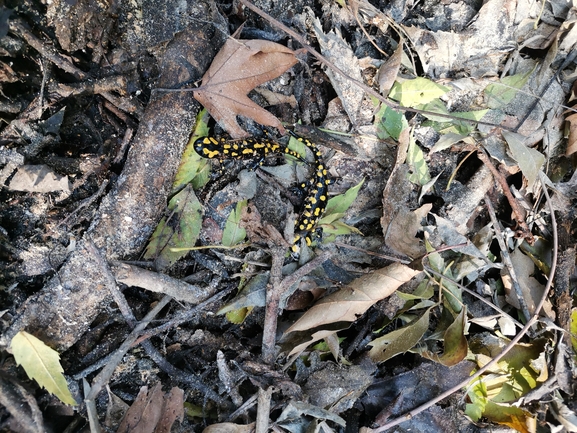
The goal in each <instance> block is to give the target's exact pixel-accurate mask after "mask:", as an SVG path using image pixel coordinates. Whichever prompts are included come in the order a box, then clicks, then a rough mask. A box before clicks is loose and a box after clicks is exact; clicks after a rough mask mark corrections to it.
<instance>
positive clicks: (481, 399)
mask: <svg viewBox="0 0 577 433" xmlns="http://www.w3.org/2000/svg"><path fill="white" fill-rule="evenodd" d="M467 396H468V397H469V399H470V400H471V403H470V404H467V405H466V407H465V413H466V414H467V415H468V416H469V417H471V419H472V420H473V421H474V422H477V421H479V420H480V419H481V417H482V416H483V412H484V411H485V406H486V405H487V403H488V401H489V399H488V398H487V386H486V385H485V382H484V381H483V380H481V379H480V378H479V379H476V380H475V383H474V384H472V385H471V386H470V387H469V390H468V391H467Z"/></svg>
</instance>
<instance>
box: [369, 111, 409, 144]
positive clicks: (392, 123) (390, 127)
mask: <svg viewBox="0 0 577 433" xmlns="http://www.w3.org/2000/svg"><path fill="white" fill-rule="evenodd" d="M375 124H376V125H377V137H378V138H379V139H381V140H386V139H387V138H393V139H395V140H398V139H399V136H400V135H401V132H402V131H403V129H405V128H407V127H408V126H409V123H408V122H407V119H406V118H405V114H404V113H403V112H401V111H397V110H393V109H392V108H390V107H389V106H388V105H385V104H382V105H381V108H380V109H379V111H378V112H377V114H376V115H375Z"/></svg>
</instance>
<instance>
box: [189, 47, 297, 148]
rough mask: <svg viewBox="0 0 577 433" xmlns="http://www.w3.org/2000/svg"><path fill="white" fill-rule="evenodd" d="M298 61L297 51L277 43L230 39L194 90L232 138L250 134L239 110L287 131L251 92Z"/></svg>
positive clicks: (262, 122)
mask: <svg viewBox="0 0 577 433" xmlns="http://www.w3.org/2000/svg"><path fill="white" fill-rule="evenodd" d="M296 62H297V59H296V57H295V54H294V52H293V51H292V50H289V49H288V48H286V47H284V46H282V45H279V44H277V43H274V42H270V41H263V40H236V39H229V40H228V41H226V43H225V44H224V46H223V47H222V49H221V50H220V51H219V52H218V54H217V55H216V57H215V58H214V60H213V62H212V64H211V65H210V68H209V69H208V71H206V74H204V77H202V86H201V87H199V88H198V89H196V90H194V92H193V93H194V97H195V98H196V100H197V101H198V102H200V103H201V104H202V105H204V107H205V108H206V109H207V110H208V112H209V113H210V114H211V115H212V117H214V119H215V120H216V121H217V122H218V123H219V124H220V126H222V127H223V128H224V129H225V130H226V131H227V132H228V133H229V134H230V136H231V137H232V138H243V137H246V136H248V134H247V132H246V131H244V130H243V129H242V128H241V127H240V126H239V124H238V122H237V120H236V116H237V115H239V114H240V115H243V116H245V117H248V118H250V119H253V120H254V121H255V122H258V123H260V124H261V125H267V126H273V127H275V128H277V129H278V130H279V131H280V132H281V133H283V134H284V132H285V130H284V128H283V126H282V124H281V122H280V120H278V119H277V118H276V117H275V116H273V115H272V114H271V113H269V112H268V111H266V110H265V109H264V108H262V107H260V106H259V105H257V104H256V103H254V102H253V101H252V100H250V99H249V97H248V96H247V94H248V92H250V91H251V90H253V89H254V88H255V87H256V86H259V85H261V84H263V83H265V82H267V81H269V80H272V79H273V78H276V77H278V76H280V75H281V74H283V73H284V72H285V71H286V70H288V69H289V68H290V67H291V66H293V65H294V64H295V63H296Z"/></svg>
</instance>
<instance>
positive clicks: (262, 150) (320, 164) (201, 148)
mask: <svg viewBox="0 0 577 433" xmlns="http://www.w3.org/2000/svg"><path fill="white" fill-rule="evenodd" d="M292 135H293V136H294V137H295V138H296V139H297V140H299V141H300V142H302V143H303V144H304V145H305V146H307V147H308V148H309V149H310V150H311V152H312V153H313V157H314V167H313V168H314V172H313V175H312V176H311V178H310V179H309V180H308V181H307V182H303V183H302V184H301V185H300V188H301V189H302V190H303V191H304V190H307V195H306V198H305V200H304V204H303V210H302V212H301V214H300V215H299V217H298V219H297V220H296V221H295V227H294V232H295V238H294V241H293V245H292V247H291V251H292V256H293V257H294V258H297V257H298V256H299V253H300V248H301V247H300V245H301V242H302V241H303V240H304V242H306V244H307V245H311V243H312V240H313V237H314V236H317V233H318V231H319V230H318V229H316V226H317V223H318V221H319V220H320V219H321V217H322V215H323V213H324V211H325V208H326V205H327V200H328V198H327V193H328V186H329V185H330V184H331V180H330V179H329V177H328V174H327V169H326V167H325V164H324V161H323V158H322V153H321V152H320V151H319V149H318V148H317V147H316V146H315V144H314V143H312V142H310V141H309V140H307V139H306V138H302V137H299V136H297V135H296V134H294V133H292ZM194 150H196V152H197V153H198V154H199V155H200V156H202V157H204V158H210V159H213V158H218V159H242V160H247V159H257V161H258V162H257V164H258V165H261V164H262V163H263V162H264V160H265V158H266V157H267V156H268V155H269V154H273V153H284V154H286V155H291V156H293V157H295V158H297V159H299V160H301V161H303V162H306V160H305V159H304V158H303V157H302V156H301V155H300V154H299V153H297V152H295V151H293V150H290V149H289V148H288V147H286V146H283V145H281V144H279V143H277V142H275V141H273V140H269V139H260V140H259V139H255V138H245V139H241V140H227V139H225V138H222V137H221V138H215V137H201V138H199V139H197V140H196V141H195V142H194Z"/></svg>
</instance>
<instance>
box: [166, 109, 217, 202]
mask: <svg viewBox="0 0 577 433" xmlns="http://www.w3.org/2000/svg"><path fill="white" fill-rule="evenodd" d="M206 118H208V113H207V111H206V109H202V110H201V111H200V113H198V115H197V116H196V127H195V129H194V132H193V134H192V137H191V138H190V140H189V142H188V144H187V145H186V148H185V149H184V152H183V154H182V158H181V159H180V166H179V167H178V170H177V172H176V176H175V178H174V184H173V185H172V189H173V191H176V190H178V189H180V188H182V187H183V186H184V185H186V184H187V183H190V182H192V186H193V188H194V189H200V188H202V187H203V186H204V185H206V184H207V183H208V180H209V178H210V167H211V165H210V161H209V160H208V159H206V158H202V157H201V156H200V155H199V154H198V153H196V151H195V150H194V142H195V141H196V139H197V138H199V137H205V136H207V135H208V125H207V123H206Z"/></svg>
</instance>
